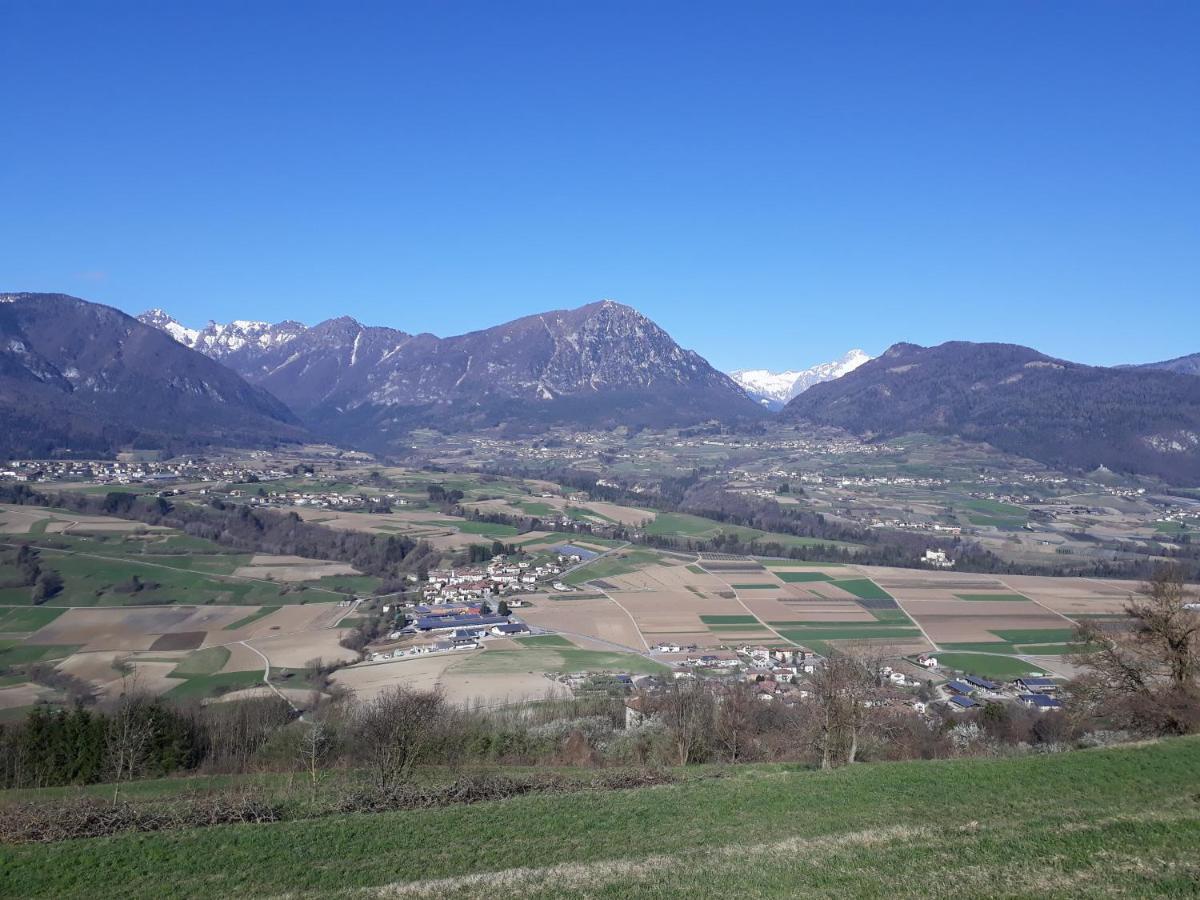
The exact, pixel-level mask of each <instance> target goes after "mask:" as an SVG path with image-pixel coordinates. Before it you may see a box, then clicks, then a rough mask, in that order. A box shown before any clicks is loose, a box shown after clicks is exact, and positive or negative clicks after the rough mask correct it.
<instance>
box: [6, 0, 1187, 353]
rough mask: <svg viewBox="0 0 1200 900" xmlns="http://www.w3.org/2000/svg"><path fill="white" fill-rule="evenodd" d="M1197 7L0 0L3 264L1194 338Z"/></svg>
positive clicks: (182, 294)
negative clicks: (0, 1)
mask: <svg viewBox="0 0 1200 900" xmlns="http://www.w3.org/2000/svg"><path fill="white" fill-rule="evenodd" d="M1198 40H1200V3H1196V2H1194V0H1186V2H1177V3H1164V2H1154V0H1147V2H1137V3H1133V2H1120V3H1113V2H1104V0H1086V2H1078V3H1071V2H1053V3H1046V2H1017V0H1006V2H999V0H994V2H972V3H962V2H957V0H956V2H904V0H877V2H870V3H856V2H843V0H838V2H837V3H820V4H818V3H804V2H755V3H735V2H727V3H710V2H686V3H673V2H665V0H663V2H658V0H655V2H645V0H642V2H620V0H615V2H614V0H605V2H590V3H585V2H561V0H547V2H521V0H506V2H502V3H497V2H479V3H473V2H436V3H435V2H428V3H424V2H411V3H401V2H389V3H379V4H372V3H361V2H359V3H354V2H349V3H331V2H323V3H308V2H295V0H289V2H269V0H255V2H253V3H243V2H236V3H220V2H204V3H162V2H158V0H155V2H145V3H130V2H120V0H114V2H105V3H100V2H78V3H69V2H52V0H4V2H3V3H0V59H2V60H3V63H2V66H3V67H2V74H0V110H2V113H3V122H4V135H3V139H2V140H0V289H2V290H40V291H61V292H65V293H72V294H76V295H79V296H83V297H85V298H88V299H93V300H97V301H100V302H105V303H110V304H112V305H115V306H118V307H120V308H122V309H125V310H127V311H130V312H138V311H140V310H141V309H143V308H146V307H149V306H163V307H165V308H167V309H168V310H170V311H172V312H173V313H175V314H176V315H177V316H178V317H179V318H180V319H182V320H183V321H185V322H187V323H189V324H200V323H203V322H204V321H205V320H207V319H209V318H216V319H220V320H224V319H228V318H263V319H272V320H274V319H281V318H298V319H301V320H303V321H309V322H313V321H317V320H320V319H322V318H327V317H330V316H335V315H342V314H346V315H353V316H355V317H356V318H359V319H361V320H362V321H365V322H369V323H373V324H386V325H391V326H394V327H398V328H403V329H405V330H408V331H432V332H435V333H438V334H455V333H459V332H463V331H468V330H472V329H474V328H480V327H485V326H488V325H492V324H496V323H498V322H502V321H505V320H507V319H510V318H515V317H517V316H520V315H525V314H528V313H533V312H540V311H543V310H546V309H553V308H561V307H571V306H577V305H580V304H582V303H586V302H589V301H591V300H595V299H599V298H603V297H610V298H613V299H616V300H619V301H622V302H625V303H628V304H630V305H632V306H635V307H637V308H638V309H640V310H642V311H643V312H644V313H646V314H647V315H649V316H651V317H652V318H654V319H655V320H656V321H658V322H659V323H660V324H661V325H662V326H663V327H665V328H666V329H667V330H668V331H670V332H671V333H672V334H673V335H674V336H675V337H676V338H677V339H678V340H679V341H680V342H681V343H683V344H684V345H685V346H688V347H691V348H693V349H696V350H698V351H699V352H701V353H702V354H704V355H705V356H707V357H708V358H709V359H710V360H711V361H712V362H713V363H714V364H715V365H717V366H719V367H722V368H727V369H728V368H734V367H739V366H741V367H750V366H755V367H757V366H768V367H775V368H782V367H787V366H794V365H800V364H809V363H812V362H817V361H820V360H823V359H826V358H831V357H833V356H836V355H840V354H841V353H842V352H843V351H845V350H846V349H847V348H849V347H851V346H861V347H863V348H865V349H866V350H868V351H869V352H878V351H880V350H881V349H883V348H884V347H886V346H887V345H888V344H890V343H892V342H894V341H898V340H909V341H914V342H917V343H924V344H930V343H937V342H940V341H943V340H949V339H966V340H1004V341H1013V342H1018V343H1024V344H1029V345H1032V346H1035V347H1037V348H1039V349H1041V350H1043V351H1046V352H1049V353H1053V354H1055V355H1060V356H1064V357H1068V358H1072V359H1077V360H1080V361H1084V362H1093V363H1100V364H1109V363H1117V362H1125V361H1140V360H1152V359H1160V358H1166V357H1171V356H1177V355H1181V354H1184V353H1191V352H1196V351H1200V327H1198V326H1200V103H1198V102H1197V99H1196V98H1197V97H1198V96H1200V53H1198V52H1197V51H1196V47H1197V44H1198Z"/></svg>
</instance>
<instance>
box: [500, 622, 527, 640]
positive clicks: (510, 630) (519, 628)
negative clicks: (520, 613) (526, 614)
mask: <svg viewBox="0 0 1200 900" xmlns="http://www.w3.org/2000/svg"><path fill="white" fill-rule="evenodd" d="M528 632H529V626H528V625H526V624H524V623H523V622H506V623H505V624H503V625H495V626H493V627H492V634H494V635H496V636H497V637H506V636H508V635H510V634H527V633H528Z"/></svg>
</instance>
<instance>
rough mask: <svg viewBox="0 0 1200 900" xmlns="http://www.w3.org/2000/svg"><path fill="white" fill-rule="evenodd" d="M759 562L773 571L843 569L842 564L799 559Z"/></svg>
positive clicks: (761, 560) (764, 560) (763, 560)
mask: <svg viewBox="0 0 1200 900" xmlns="http://www.w3.org/2000/svg"><path fill="white" fill-rule="evenodd" d="M759 562H761V563H762V564H763V565H764V566H767V567H768V568H771V569H799V568H804V567H812V568H818V567H819V568H822V569H840V568H842V567H843V564H842V563H835V562H831V563H826V562H804V561H803V560H799V559H760V560H759Z"/></svg>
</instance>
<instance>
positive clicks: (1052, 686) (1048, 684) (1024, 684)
mask: <svg viewBox="0 0 1200 900" xmlns="http://www.w3.org/2000/svg"><path fill="white" fill-rule="evenodd" d="M1017 687H1019V688H1020V689H1021V690H1023V691H1025V692H1026V693H1027V694H1049V693H1053V692H1054V691H1057V690H1058V682H1056V681H1054V680H1053V679H1050V678H1018V679H1017Z"/></svg>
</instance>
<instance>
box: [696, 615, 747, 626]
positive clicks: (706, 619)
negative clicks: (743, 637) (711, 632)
mask: <svg viewBox="0 0 1200 900" xmlns="http://www.w3.org/2000/svg"><path fill="white" fill-rule="evenodd" d="M700 621H701V622H703V623H704V624H705V625H757V624H758V619H756V618H755V617H754V616H701V617H700Z"/></svg>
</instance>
